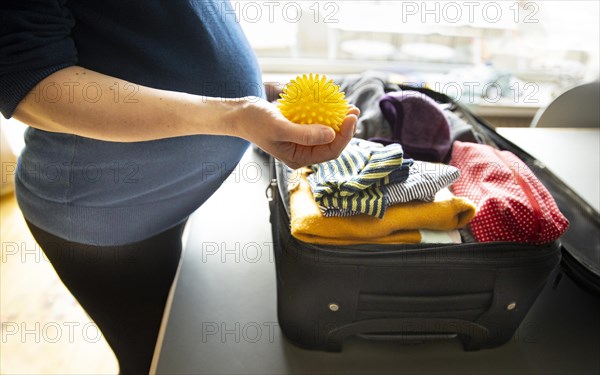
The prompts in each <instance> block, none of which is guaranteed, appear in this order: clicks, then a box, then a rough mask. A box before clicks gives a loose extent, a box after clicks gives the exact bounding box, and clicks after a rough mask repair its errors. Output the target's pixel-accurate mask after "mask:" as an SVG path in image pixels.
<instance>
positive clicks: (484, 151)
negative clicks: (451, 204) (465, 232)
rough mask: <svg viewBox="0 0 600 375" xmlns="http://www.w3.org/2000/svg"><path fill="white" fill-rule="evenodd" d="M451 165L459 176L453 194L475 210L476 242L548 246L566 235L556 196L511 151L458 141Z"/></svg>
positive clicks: (472, 227)
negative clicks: (509, 242)
mask: <svg viewBox="0 0 600 375" xmlns="http://www.w3.org/2000/svg"><path fill="white" fill-rule="evenodd" d="M450 164H451V165H453V166H455V167H457V168H458V169H460V171H461V177H460V178H459V179H458V181H456V182H455V183H454V184H453V185H452V187H451V189H452V191H453V192H454V194H456V195H457V196H461V197H467V198H469V199H471V200H472V201H474V202H475V204H476V205H477V215H476V216H475V217H474V218H473V220H472V221H471V224H470V226H471V231H472V232H473V235H474V237H475V239H476V240H477V241H479V242H488V241H513V242H523V243H530V244H544V243H548V242H552V241H554V240H556V239H557V238H559V237H560V236H561V235H562V234H563V233H564V232H565V231H566V230H567V228H568V226H569V222H568V220H567V219H566V218H565V217H564V216H563V214H562V213H561V212H560V210H559V209H558V207H557V206H556V202H555V201H554V199H553V198H552V195H550V193H549V192H548V190H547V189H546V188H545V187H544V185H542V183H541V182H540V181H539V180H538V179H537V177H536V176H535V175H534V173H533V172H532V171H531V170H530V169H529V167H527V165H526V164H525V163H524V162H523V161H522V160H521V159H519V158H518V157H517V156H516V155H514V154H512V153H511V152H509V151H499V150H496V149H495V148H493V147H491V146H488V145H482V144H477V143H467V142H459V141H456V142H454V145H453V148H452V158H451V161H450Z"/></svg>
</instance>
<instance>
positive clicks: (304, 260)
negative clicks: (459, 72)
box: [268, 87, 600, 351]
mask: <svg viewBox="0 0 600 375" xmlns="http://www.w3.org/2000/svg"><path fill="white" fill-rule="evenodd" d="M401 88H403V89H410V90H417V91H420V92H422V93H424V94H426V95H428V96H430V97H432V98H433V99H435V100H436V101H437V102H439V103H449V104H450V105H452V106H453V107H454V108H455V109H456V110H457V111H461V112H462V114H463V115H464V116H465V117H466V118H469V119H470V121H469V122H470V123H471V125H473V127H474V129H475V131H476V133H478V134H477V135H478V137H479V138H480V139H482V140H483V142H485V143H488V144H491V145H494V146H496V147H498V148H499V149H507V150H510V151H512V152H513V153H515V154H516V155H517V156H519V157H520V158H521V159H522V160H523V161H524V162H525V163H527V165H529V166H533V169H534V173H535V174H536V176H537V177H538V178H539V179H540V180H541V181H542V183H544V185H545V186H546V187H547V188H548V190H549V191H550V192H551V193H552V195H553V196H554V198H555V200H556V202H557V204H558V205H559V208H560V209H561V211H562V212H563V214H564V215H565V216H566V217H567V218H568V219H569V220H570V222H571V226H570V229H569V230H568V231H567V233H566V234H565V235H564V236H563V238H561V241H556V242H553V243H549V244H546V245H541V246H536V245H528V244H522V243H510V242H488V243H476V242H470V243H468V242H467V243H462V244H454V245H442V244H439V245H438V244H428V245H425V244H422V245H356V246H344V247H336V246H323V245H313V244H309V243H305V242H302V241H299V240H297V239H296V238H294V237H293V236H292V235H291V233H290V221H289V208H288V198H289V197H288V196H287V183H286V178H287V168H286V167H285V166H284V165H282V164H281V163H278V162H275V163H274V164H273V165H274V169H275V170H274V174H273V176H274V177H275V178H274V179H273V180H272V182H271V186H270V187H269V189H268V196H269V200H270V211H271V218H270V220H271V226H272V235H273V249H274V253H275V265H276V274H277V309H278V320H279V325H280V327H281V330H282V331H283V333H284V334H285V336H286V337H287V338H288V339H289V340H290V341H291V342H293V343H294V344H296V345H298V346H300V347H303V348H307V349H318V350H327V351H340V350H341V349H342V343H343V341H344V339H346V338H349V337H351V336H358V337H362V338H367V339H376V340H400V341H403V342H407V343H416V342H424V341H428V340H445V339H458V340H460V342H461V343H462V345H463V348H464V349H465V350H479V349H483V348H493V347H497V346H499V345H502V344H504V343H506V342H507V341H508V340H510V339H511V337H512V336H513V334H514V332H515V331H516V329H517V328H518V326H519V324H520V322H521V321H522V320H523V318H524V317H525V315H526V314H527V312H528V310H529V309H530V307H531V306H532V304H533V303H534V301H535V300H536V298H537V296H538V294H539V293H540V291H541V290H542V288H543V287H544V286H545V285H546V283H547V282H548V281H549V277H550V275H551V274H552V273H553V271H554V270H555V268H556V267H557V266H558V264H559V262H560V261H561V257H562V259H563V266H564V267H563V268H564V269H565V271H566V272H567V273H568V274H569V275H571V276H574V277H575V278H576V280H577V281H578V282H579V283H580V284H581V285H582V286H584V287H585V288H587V289H590V290H593V291H596V292H598V291H599V290H600V287H599V286H598V275H600V272H599V271H598V268H597V262H596V265H593V264H592V265H590V264H587V265H585V266H582V265H581V253H579V251H581V249H583V250H582V251H583V252H588V255H589V254H600V245H599V242H600V241H599V238H598V233H599V232H600V231H599V228H600V223H599V220H598V214H597V213H596V212H595V210H594V209H593V208H591V207H590V206H589V205H588V204H586V203H585V202H584V201H583V200H582V199H581V198H579V197H578V196H577V195H576V194H574V193H573V192H572V191H571V190H570V189H569V188H568V187H567V186H566V185H565V184H564V183H562V182H561V181H560V180H559V179H557V178H556V177H555V176H554V175H552V173H551V172H549V171H548V170H547V169H545V168H544V167H543V165H541V164H539V163H538V164H536V163H535V160H534V159H533V158H532V157H531V156H530V155H528V154H527V153H525V152H524V151H522V150H520V149H519V148H518V147H516V146H515V145H514V144H511V143H510V142H508V141H507V140H506V139H503V138H502V137H501V136H499V135H498V134H497V133H495V132H494V131H493V129H492V128H491V127H489V126H488V125H487V124H486V123H485V122H484V121H482V120H481V119H480V118H478V117H477V116H475V115H473V114H472V113H471V112H469V110H468V109H466V108H464V107H462V106H461V105H460V104H458V103H454V102H453V101H452V100H451V99H450V98H449V97H447V96H445V95H443V94H440V93H437V92H434V91H431V90H428V89H422V88H414V87H401ZM586 233H587V235H584V234H586ZM590 233H591V234H592V235H591V236H590ZM561 242H562V243H564V244H565V245H566V249H565V247H563V246H562V245H561ZM561 255H562V256H561Z"/></svg>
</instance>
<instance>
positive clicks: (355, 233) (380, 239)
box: [290, 168, 475, 245]
mask: <svg viewBox="0 0 600 375" xmlns="http://www.w3.org/2000/svg"><path fill="white" fill-rule="evenodd" d="M310 172H311V171H310V169H308V168H305V169H303V171H302V173H300V175H299V176H298V177H297V179H296V180H295V181H294V182H293V185H292V186H291V187H290V225H291V233H292V235H293V236H294V237H295V238H297V239H299V240H301V241H304V242H308V243H315V244H322V245H352V244H368V243H373V244H391V243H421V241H422V240H423V236H422V234H421V230H437V231H451V230H455V229H458V228H461V227H464V226H465V225H467V223H468V222H469V221H470V220H471V218H473V216H474V215H475V206H474V205H473V203H472V202H471V201H470V200H468V199H465V198H459V197H455V196H453V195H452V194H451V193H450V191H449V190H448V189H443V190H441V191H440V192H438V194H437V195H436V197H435V200H434V201H433V202H410V203H405V204H398V205H394V206H390V207H389V208H388V209H387V212H386V214H385V216H384V217H383V218H382V219H378V218H376V217H373V216H368V215H365V214H362V215H356V216H350V217H325V216H323V214H322V213H321V210H320V209H319V206H318V205H317V203H316V202H315V200H314V198H313V194H312V192H311V189H310V185H309V183H308V181H307V175H308V174H309V173H310Z"/></svg>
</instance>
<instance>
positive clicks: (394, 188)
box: [320, 161, 460, 217]
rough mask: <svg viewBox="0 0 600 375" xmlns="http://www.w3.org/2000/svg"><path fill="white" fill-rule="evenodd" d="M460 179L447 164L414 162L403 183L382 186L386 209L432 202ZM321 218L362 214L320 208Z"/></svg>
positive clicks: (351, 209)
mask: <svg viewBox="0 0 600 375" xmlns="http://www.w3.org/2000/svg"><path fill="white" fill-rule="evenodd" d="M459 177H460V171H459V170H458V169H457V168H455V167H453V166H451V165H447V164H439V163H428V162H424V161H414V163H413V164H412V166H411V167H410V173H409V175H408V178H407V179H406V181H404V182H393V183H391V184H388V185H384V186H382V192H383V197H384V198H383V201H384V202H385V204H386V207H389V206H391V205H394V204H400V203H407V202H412V201H425V202H432V201H433V200H434V198H435V195H436V193H437V192H439V191H440V190H442V189H444V188H447V187H449V186H450V185H452V184H453V183H454V182H455V181H456V180H458V178H459ZM320 207H321V212H323V216H327V217H329V216H353V215H358V214H361V213H362V212H360V211H358V210H355V209H353V208H349V209H348V208H345V207H342V208H340V207H336V206H333V205H329V206H320Z"/></svg>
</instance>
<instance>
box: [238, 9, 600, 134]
mask: <svg viewBox="0 0 600 375" xmlns="http://www.w3.org/2000/svg"><path fill="white" fill-rule="evenodd" d="M599 4H600V2H598V1H550V0H545V1H523V0H520V1H517V0H515V1H475V2H468V1H463V2H461V1H425V2H423V1H277V2H273V4H269V3H268V2H248V1H235V2H233V5H234V9H235V11H236V14H237V16H238V17H239V20H240V23H241V24H242V26H243V28H244V29H245V31H246V34H247V36H248V38H249V40H250V43H251V44H252V46H253V47H254V49H255V51H256V52H257V54H258V56H259V60H260V63H261V66H262V68H263V72H264V73H265V78H266V79H271V80H274V81H277V82H280V81H281V82H286V80H287V79H289V78H290V77H291V76H292V75H293V74H288V75H286V73H294V74H295V73H298V72H309V71H310V72H320V73H324V74H331V75H342V74H351V73H360V72H363V71H365V70H382V71H388V72H392V73H394V74H396V76H395V78H396V80H397V81H398V82H399V83H413V84H417V85H423V86H428V87H430V88H433V89H437V90H438V91H442V92H444V93H446V94H448V95H450V96H452V97H454V98H456V99H459V100H461V101H462V102H464V103H465V104H468V105H471V106H472V109H473V110H474V111H475V112H477V113H478V114H480V115H482V116H484V117H485V118H486V119H488V120H489V121H490V122H491V123H492V125H495V126H529V124H530V122H531V119H532V118H533V116H534V114H535V112H536V111H537V109H539V108H540V107H543V106H545V105H546V104H548V103H549V101H551V100H552V99H553V98H555V97H556V96H557V95H559V94H560V93H562V92H564V91H565V90H567V89H568V88H570V87H572V86H575V85H577V84H579V83H581V82H586V81H592V80H595V79H597V78H598V74H599V57H598V45H599V44H600V41H599V37H600V32H599V14H600V11H599Z"/></svg>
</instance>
